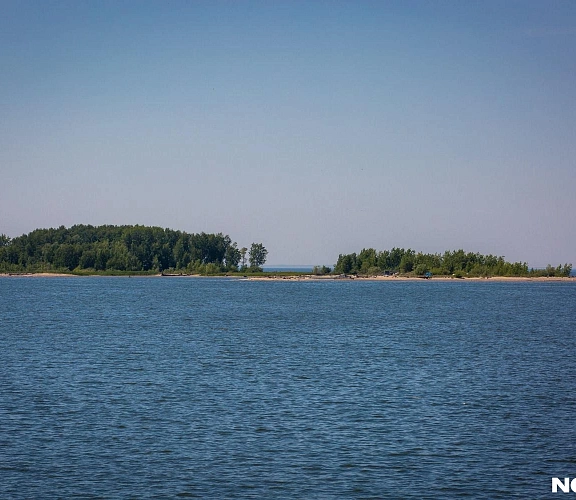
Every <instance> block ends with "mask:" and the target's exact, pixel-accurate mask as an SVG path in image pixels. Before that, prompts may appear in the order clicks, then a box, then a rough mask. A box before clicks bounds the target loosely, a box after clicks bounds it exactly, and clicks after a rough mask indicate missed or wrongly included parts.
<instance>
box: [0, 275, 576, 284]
mask: <svg viewBox="0 0 576 500" xmlns="http://www.w3.org/2000/svg"><path fill="white" fill-rule="evenodd" d="M80 277H97V278H102V277H104V278H105V277H138V278H229V279H240V280H248V281H391V282H394V281H456V282H457V281H472V282H529V281H533V282H545V283H549V282H573V283H576V276H571V277H557V276H538V277H529V276H491V277H489V278H480V277H471V278H466V277H462V278H456V277H453V276H433V277H431V278H422V277H417V276H398V275H395V276H355V275H338V276H335V275H324V276H316V275H313V274H282V275H277V274H275V273H270V274H266V275H264V276H262V275H258V276H250V275H249V274H244V275H243V274H238V273H235V274H229V275H214V276H210V275H201V274H161V273H158V274H148V275H138V274H134V275H126V274H122V275H118V276H114V275H102V274H83V275H77V274H72V273H70V274H67V273H0V278H80Z"/></svg>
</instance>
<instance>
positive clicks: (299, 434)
mask: <svg viewBox="0 0 576 500" xmlns="http://www.w3.org/2000/svg"><path fill="white" fill-rule="evenodd" d="M0 304H1V309H0V320H1V322H0V383H1V391H0V497H1V498H176V497H198V498H322V499H324V498H460V497H469V498H514V497H516V498H547V497H551V498H553V497H555V496H557V495H558V494H556V495H553V494H552V493H551V478H552V477H562V478H563V477H575V476H576V363H575V362H574V355H575V354H576V331H575V330H576V329H575V326H576V324H575V323H576V322H575V319H574V311H575V310H576V284H575V283H495V282H489V283H469V282H461V281H458V282H434V280H431V281H429V282H427V281H418V282H392V283H391V282H384V283H383V282H362V283H360V282H343V281H310V282H290V281H279V282H272V281H266V282H250V281H240V280H233V279H231V280H228V279H187V278H182V279H179V278H130V279H129V278H64V279H59V278H47V279H43V278H2V279H0Z"/></svg>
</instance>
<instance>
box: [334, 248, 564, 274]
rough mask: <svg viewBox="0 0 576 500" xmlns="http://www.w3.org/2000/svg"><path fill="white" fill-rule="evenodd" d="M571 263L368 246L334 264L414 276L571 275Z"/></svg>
mask: <svg viewBox="0 0 576 500" xmlns="http://www.w3.org/2000/svg"><path fill="white" fill-rule="evenodd" d="M571 271H572V264H564V265H559V266H557V267H553V266H551V265H548V266H547V267H546V269H529V268H528V264H526V263H525V262H507V261H506V260H505V259H504V257H496V256H494V255H481V254H479V253H471V252H468V253H466V252H464V250H456V251H447V252H444V253H443V254H425V253H422V252H418V253H416V252H415V251H414V250H411V249H408V250H405V249H403V248H393V249H392V250H384V251H382V252H378V251H376V250H374V249H373V248H367V249H366V248H365V249H363V250H362V251H361V252H360V253H359V254H356V253H351V254H340V255H339V257H338V262H337V263H336V266H335V267H334V271H333V272H334V273H336V274H361V275H377V274H383V273H397V272H398V273H402V274H411V275H415V276H425V275H426V273H431V274H435V275H443V276H447V275H454V276H457V277H465V276H469V277H489V276H570V272H571Z"/></svg>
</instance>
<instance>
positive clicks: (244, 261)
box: [240, 247, 248, 270]
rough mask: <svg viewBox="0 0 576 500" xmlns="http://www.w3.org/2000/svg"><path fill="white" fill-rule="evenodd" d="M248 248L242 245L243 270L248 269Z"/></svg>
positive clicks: (241, 259) (241, 260)
mask: <svg viewBox="0 0 576 500" xmlns="http://www.w3.org/2000/svg"><path fill="white" fill-rule="evenodd" d="M247 251H248V249H247V248H246V247H242V248H241V249H240V262H241V263H242V270H244V269H246V252H247Z"/></svg>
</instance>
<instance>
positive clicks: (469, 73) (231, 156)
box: [0, 1, 576, 267]
mask: <svg viewBox="0 0 576 500" xmlns="http://www.w3.org/2000/svg"><path fill="white" fill-rule="evenodd" d="M0 67H1V68H2V71H0V173H1V175H2V182H1V183H0V233H5V234H7V235H9V236H12V237H14V236H18V235H20V234H23V233H27V232H29V231H31V230H33V229H35V228H38V227H57V226H60V225H66V226H70V225H73V224H77V223H84V224H94V225H99V224H145V225H157V226H162V227H170V228H173V229H181V230H184V231H188V232H200V231H206V232H223V233H226V234H229V235H230V236H231V238H232V239H233V240H235V241H237V242H238V243H239V244H240V245H241V246H249V245H250V243H251V242H253V241H257V242H262V243H264V245H265V246H266V247H267V248H268V250H269V257H268V262H269V263H270V264H294V265H296V264H328V265H331V264H334V263H335V261H336V259H337V257H338V254H339V253H349V252H353V251H359V250H361V249H362V248H364V247H374V248H377V249H379V250H383V249H388V248H391V247H393V246H400V247H405V248H408V247H411V248H413V249H415V250H421V251H424V252H442V251H444V250H448V249H458V248H463V249H465V250H468V251H479V252H481V253H492V254H497V255H504V256H505V257H506V258H507V259H509V260H514V261H516V260H520V261H527V262H528V263H529V265H532V266H537V267H539V266H544V265H546V264H547V263H552V264H554V265H556V264H559V263H564V262H573V263H574V264H575V265H576V231H574V229H573V227H572V223H573V219H574V216H575V214H576V191H575V189H576V2H571V1H541V2H534V1H519V2H516V1H506V2H502V1H494V2H491V1H485V2H476V1H474V2H472V1H470V2H468V1H398V2H394V1H390V2H386V1H381V2H336V1H330V2H242V1H240V2H232V1H226V2H215V1H210V2H177V1H172V2H121V1H111V2H80V1H71V2H49V1H41V2H3V4H2V14H1V15H0Z"/></svg>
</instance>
